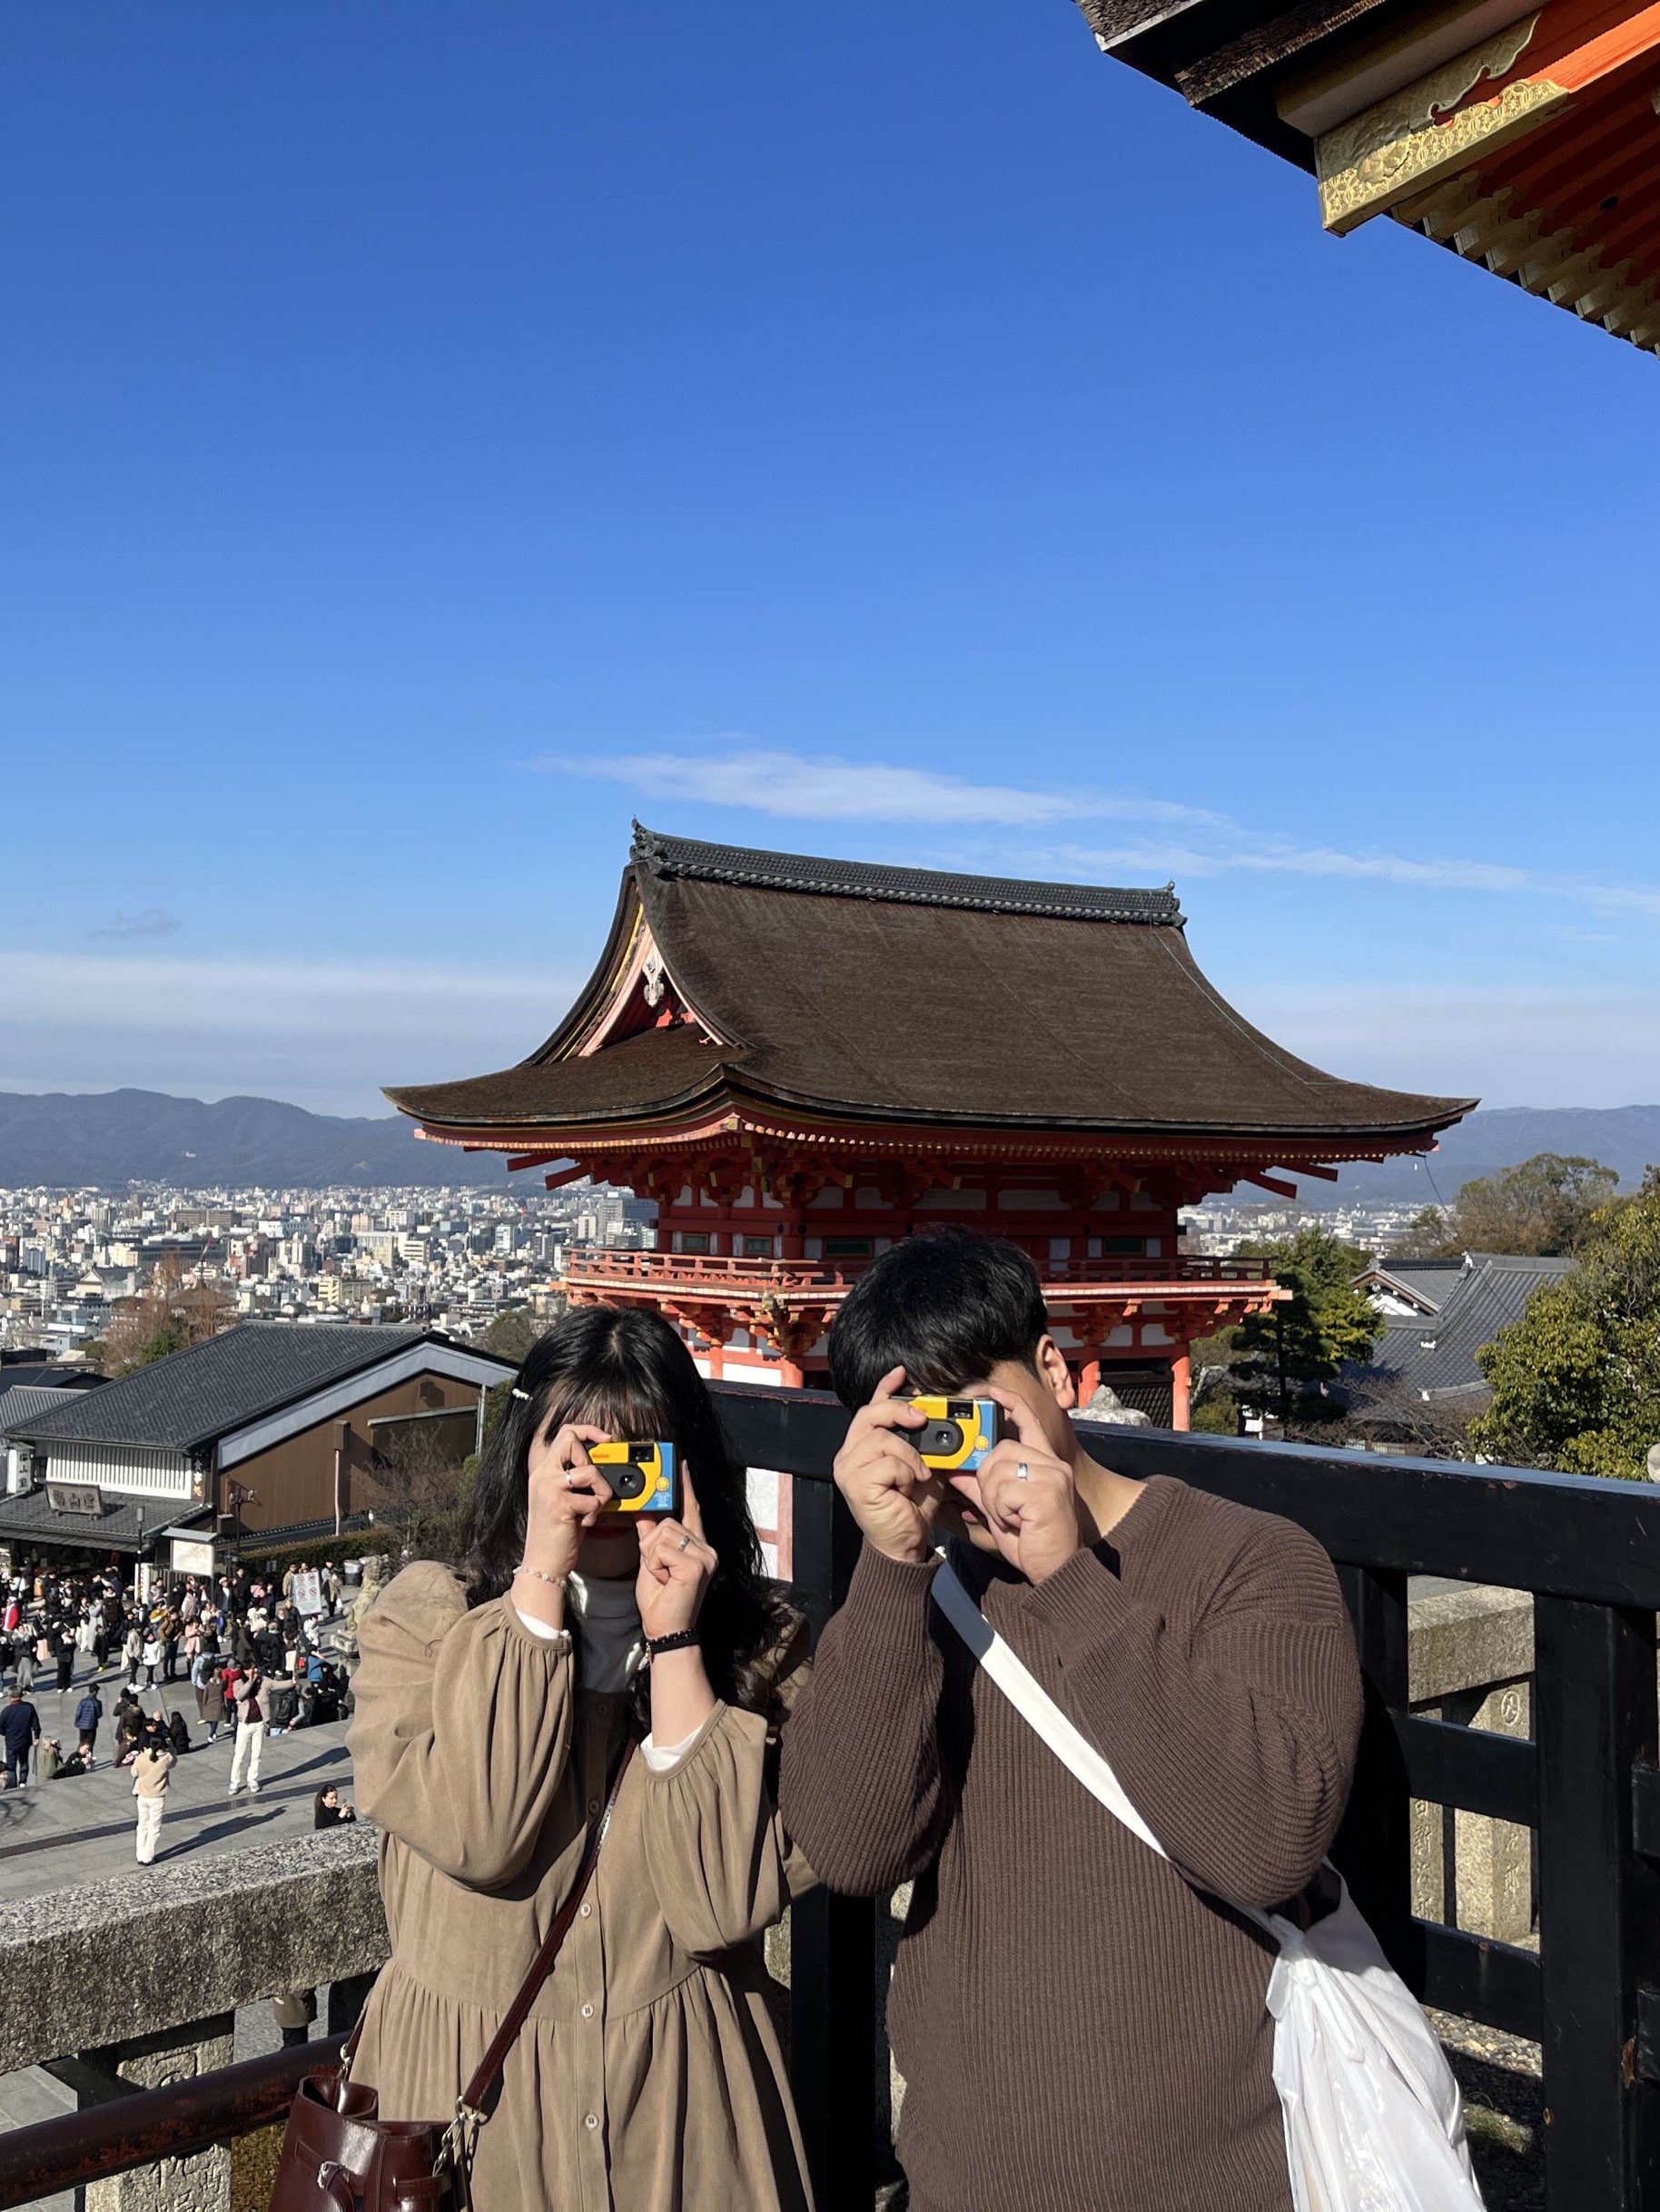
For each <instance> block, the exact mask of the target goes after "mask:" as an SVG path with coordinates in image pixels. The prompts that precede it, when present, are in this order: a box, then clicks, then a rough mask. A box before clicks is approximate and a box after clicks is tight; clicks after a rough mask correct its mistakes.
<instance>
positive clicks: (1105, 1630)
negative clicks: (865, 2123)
mask: <svg viewBox="0 0 1660 2212" xmlns="http://www.w3.org/2000/svg"><path fill="white" fill-rule="evenodd" d="M953 1559H954V1565H956V1568H957V1572H958V1574H959V1575H961V1576H962V1578H963V1581H964V1583H965V1584H967V1585H968V1586H969V1587H970V1588H972V1589H973V1591H974V1592H975V1594H976V1595H978V1596H979V1598H980V1600H981V1604H982V1605H983V1610H984V1612H985V1615H986V1617H987V1619H988V1620H989V1621H990V1622H991V1623H992V1624H993V1626H994V1627H996V1628H997V1629H999V1630H1000V1631H1001V1632H1002V1634H1003V1635H1004V1636H1005V1637H1006V1638H1007V1640H1008V1642H1009V1643H1010V1644H1012V1645H1013V1648H1014V1650H1015V1651H1016V1652H1018V1654H1020V1656H1021V1657H1022V1658H1023V1660H1024V1661H1025V1663H1026V1664H1027V1665H1028V1666H1029V1667H1030V1668H1031V1670H1032V1672H1033V1674H1035V1675H1036V1676H1037V1677H1038V1679H1039V1681H1041V1682H1042V1684H1043V1685H1044V1687H1045V1688H1046V1689H1047V1690H1048V1691H1049V1693H1050V1694H1051V1695H1052V1697H1053V1698H1054V1699H1055V1700H1056V1702H1057V1703H1059V1704H1060V1705H1061V1706H1062V1708H1063V1709H1064V1710H1065V1712H1067V1713H1069V1714H1070V1715H1071V1717H1072V1720H1073V1721H1074V1722H1075V1723H1076V1724H1077V1725H1078V1726H1079V1727H1080V1728H1081V1729H1082V1731H1083V1733H1085V1734H1086V1735H1087V1736H1089V1737H1090V1738H1091V1740H1092V1742H1093V1743H1096V1744H1097V1745H1098V1746H1099V1747H1100V1749H1101V1750H1102V1752H1103V1753H1105V1754H1106V1756H1107V1757H1108V1758H1109V1759H1110V1760H1111V1762H1112V1765H1113V1766H1114V1767H1115V1768H1116V1770H1117V1772H1118V1775H1119V1779H1120V1780H1121V1782H1122V1783H1123V1785H1124V1787H1125V1789H1126V1790H1127V1791H1128V1792H1129V1794H1130V1797H1131V1802H1133V1803H1134V1804H1135V1805H1136V1806H1137V1807H1138V1808H1139V1810H1140V1811H1141V1813H1142V1814H1143V1815H1144V1816H1145V1818H1146V1820H1147V1822H1148V1823H1149V1825H1150V1826H1151V1829H1152V1830H1153V1832H1154V1833H1155V1834H1156V1835H1157V1836H1158V1837H1159V1838H1160V1840H1161V1842H1163V1844H1164V1846H1165V1848H1166V1849H1167V1850H1168V1851H1169V1852H1171V1855H1172V1857H1173V1858H1174V1860H1175V1861H1177V1862H1178V1864H1179V1865H1180V1866H1181V1868H1183V1869H1184V1870H1185V1871H1186V1872H1187V1873H1188V1874H1189V1875H1190V1876H1191V1879H1192V1881H1193V1882H1196V1883H1197V1884H1198V1885H1199V1886H1200V1888H1201V1890H1202V1891H1204V1892H1205V1894H1204V1895H1203V1896H1201V1895H1199V1894H1197V1893H1196V1891H1195V1890H1194V1889H1193V1888H1192V1887H1191V1886H1190V1883H1189V1882H1188V1881H1184V1880H1183V1879H1182V1876H1181V1873H1179V1872H1178V1871H1177V1868H1176V1866H1173V1865H1170V1864H1168V1863H1166V1861H1163V1860H1161V1859H1160V1858H1158V1857H1157V1856H1155V1854H1154V1853H1153V1852H1151V1851H1149V1850H1148V1849H1147V1847H1146V1846H1145V1845H1144V1844H1142V1843H1141V1842H1137V1840H1136V1839H1135V1837H1134V1836H1132V1835H1131V1834H1130V1833H1129V1832H1128V1831H1127V1830H1126V1829H1124V1828H1122V1827H1121V1826H1120V1825H1119V1823H1118V1822H1116V1821H1115V1820H1113V1819H1112V1816H1111V1815H1110V1814H1109V1813H1108V1812H1106V1810H1105V1809H1104V1807H1102V1805H1101V1804H1099V1803H1098V1802H1096V1800H1095V1799H1094V1798H1093V1797H1092V1796H1091V1795H1090V1794H1089V1793H1088V1792H1087V1791H1085V1790H1084V1788H1083V1787H1082V1783H1080V1782H1077V1781H1076V1780H1074V1778H1073V1777H1072V1774H1071V1773H1069V1771H1068V1770H1067V1769H1066V1768H1065V1767H1063V1766H1062V1763H1061V1762H1060V1760H1059V1759H1058V1758H1057V1757H1056V1756H1055V1754H1054V1753H1052V1751H1051V1750H1050V1749H1049V1747H1048V1746H1047V1744H1045V1743H1042V1741H1041V1739H1040V1738H1039V1737H1038V1736H1037V1735H1036V1734H1035V1733H1033V1730H1032V1729H1031V1727H1030V1726H1029V1725H1028V1723H1026V1722H1025V1721H1023V1719H1022V1718H1021V1717H1020V1715H1019V1714H1018V1713H1016V1712H1015V1710H1014V1708H1013V1706H1012V1705H1011V1704H1010V1703H1008V1701H1007V1699H1006V1698H1005V1697H1004V1696H1003V1694H1002V1692H1001V1691H1000V1690H998V1689H997V1688H996V1687H995V1685H994V1684H993V1683H992V1682H990V1681H989V1680H988V1679H987V1678H986V1676H985V1675H984V1674H982V1673H981V1672H980V1670H979V1669H978V1668H976V1667H975V1666H974V1664H973V1662H972V1661H971V1659H970V1658H969V1656H968V1654H967V1651H966V1649H965V1647H964V1646H963V1644H962V1643H961V1641H960V1640H959V1638H958V1637H957V1635H956V1634H955V1632H954V1630H953V1629H952V1628H951V1627H950V1625H949V1624H947V1623H946V1622H945V1620H944V1617H943V1616H942V1615H940V1613H939V1611H938V1609H937V1608H936V1607H934V1605H933V1604H932V1602H931V1599H930V1595H929V1593H930V1588H931V1585H932V1583H933V1579H934V1570H933V1568H932V1566H913V1565H904V1564H900V1563H897V1562H895V1561H893V1560H891V1559H887V1558H885V1557H884V1556H883V1555H881V1554H880V1553H877V1552H874V1551H873V1550H872V1549H871V1547H870V1546H869V1545H865V1549H864V1552H863V1555H862V1556H861V1558H860V1560H859V1564H858V1566H857V1568H856V1570H855V1575H854V1578H853V1585H852V1588H851V1590H850V1591H849V1593H848V1597H847V1603H846V1604H845V1605H844V1606H843V1608H842V1610H841V1612H840V1613H839V1614H837V1615H836V1616H835V1620H834V1621H832V1623H831V1624H830V1625H829V1627H828V1628H827V1629H826V1630H825V1634H824V1637H823V1640H822V1642H821V1644H820V1646H819V1655H818V1661H817V1664H816V1667H815V1672H814V1676H813V1680H812V1682H811V1684H810V1685H809V1686H808V1688H807V1689H806V1690H805V1692H804V1693H803V1694H802V1696H801V1698H800V1700H799V1701H798V1703H797V1704H796V1706H795V1713H794V1714H793V1716H792V1718H791V1720H790V1723H789V1724H788V1726H787V1727H786V1730H785V1732H784V1741H783V1771H782V1777H781V1788H780V1801H781V1807H782V1811H783V1813H784V1817H785V1821H786V1825H787V1827H788V1828H789V1831H790V1832H791V1834H792V1836H793V1837H794V1838H795V1841H796V1842H798V1843H799V1844H800V1845H801V1847H802V1849H803V1850H804V1851H805V1853H806V1855H807V1857H808V1858H809V1859H810V1860H811V1861H812V1863H813V1865H814V1867H815V1869H816V1871H818V1873H819V1874H820V1875H821V1876H822V1877H823V1879H824V1880H825V1881H827V1882H828V1883H829V1884H830V1886H831V1887H832V1888H833V1889H837V1890H843V1891H852V1892H854V1893H855V1894H858V1895H862V1896H863V1895H878V1896H880V1895H884V1894H886V1893H887V1892H888V1891H892V1890H893V1889H894V1887H895V1886H896V1885H897V1884H898V1883H900V1882H902V1881H906V1880H907V1879H909V1878H911V1877H914V1878H915V1882H916V1886H915V1890H914V1893H913V1898H912V1903H911V1911H910V1916H909V1920H908V1922H907V1925H906V1929H905V1934H904V1940H903V1941H902V1943H901V1945H900V1950H899V1960H898V1964H897V1966H896V1967H895V1969H894V1982H893V1989H892V1992H891V1995H890V1998H889V2004H888V2024H889V2029H890V2033H891V2036H892V2039H893V2045H894V2057H895V2059H896V2060H897V2062H898V2065H899V2069H900V2071H901V2072H902V2073H903V2074H904V2077H905V2080H906V2084H907V2089H906V2095H905V2102H904V2120H903V2124H902V2128H901V2134H900V2156H901V2158H902V2159H903V2160H904V2167H905V2170H906V2172H907V2174H908V2175H909V2177H910V2180H911V2188H912V2205H913V2207H914V2212H1286V2208H1287V2207H1289V2204H1290V2192H1289V2187H1288V2184H1287V2180H1286V2159H1285V2144H1284V2138H1283V2134H1282V2130H1281V2122H1280V2105H1279V2099H1278V2097H1277V2095H1276V2093H1275V2090H1274V2086H1273V2081H1272V2078H1271V2074H1270V2066H1271V2062H1272V2055H1273V2030H1272V2022H1271V2021H1270V2019H1269V2016H1268V2014H1267V2011H1266V2010H1265V2008H1264V2001H1263V2000H1264V1995H1265V1992H1266V1990H1267V1985H1268V1977H1269V1972H1270V1968H1271V1966H1272V1963H1273V1954H1272V1951H1271V1950H1270V1947H1269V1946H1268V1945H1267V1943H1266V1941H1265V1940H1264V1939H1263V1938H1262V1937H1261V1936H1260V1935H1259V1934H1258V1933H1257V1932H1256V1931H1254V1930H1253V1929H1252V1928H1251V1927H1250V1924H1249V1923H1248V1922H1245V1921H1241V1920H1240V1919H1239V1918H1238V1917H1237V1916H1235V1915H1234V1914H1232V1913H1230V1911H1229V1910H1228V1908H1227V1902H1226V1901H1234V1902H1237V1903H1240V1904H1250V1905H1259V1906H1266V1905H1273V1904H1278V1903H1280V1902H1282V1901H1285V1900H1286V1899H1288V1898H1290V1897H1292V1896H1294V1895H1295V1894H1296V1893H1297V1892H1298V1891H1300V1890H1301V1889H1302V1888H1303V1887H1304V1886H1305V1885H1306V1884H1307V1882H1308V1881H1309V1880H1310V1878H1311V1877H1312V1875H1313V1874H1314V1872H1315V1871H1316V1869H1317V1868H1318V1867H1319V1862H1320V1860H1321V1857H1322V1856H1323V1854H1324V1852H1325V1851H1326V1847H1327V1845H1328V1844H1329V1842H1330V1839H1331V1835H1332V1832H1333V1830H1334V1829H1335V1828H1336V1826H1337V1822H1338V1819H1339V1814H1340V1813H1341V1812H1342V1809H1343V1802H1344V1799H1345V1796H1346V1795H1347V1793H1348V1789H1349V1773H1350V1769H1351V1765H1352V1763H1353V1758H1354V1747H1355V1739H1356V1735H1357V1733H1358V1731H1359V1716H1360V1680H1359V1668H1358V1666H1357V1664H1356V1659H1355V1649H1354V1641H1353V1637H1352V1635H1351V1633H1350V1630H1349V1617H1348V1615H1347V1613H1346V1612H1345V1610H1344V1607H1343V1603H1342V1599H1341V1597H1340V1596H1339V1592H1338V1586H1337V1580H1336V1577H1335V1575H1333V1573H1332V1570H1331V1565H1330V1562H1329V1560H1328V1559H1327V1557H1326V1555H1325V1554H1324V1552H1323V1551H1321V1549H1320V1547H1319V1545H1318V1544H1316V1543H1315V1542H1314V1540H1313V1539H1312V1537H1310V1536H1307V1535H1306V1534H1305V1533H1304V1532H1303V1531H1302V1530H1301V1529H1299V1528H1297V1527H1294V1526H1292V1525H1291V1524H1290V1523H1289V1522H1286V1521H1281V1520H1277V1519H1274V1518H1273V1517H1271V1516H1269V1515H1266V1514H1260V1513H1253V1512H1250V1511H1249V1510H1247V1509H1246V1508H1245V1507H1243V1506H1234V1505H1230V1504H1228V1503H1226V1502H1224V1501H1222V1500H1219V1499H1216V1498H1212V1497H1210V1496H1206V1495H1205V1494H1204V1493H1202V1492H1201V1491H1197V1490H1190V1489H1189V1488H1188V1487H1187V1486H1185V1485H1184V1484H1181V1483H1178V1482H1171V1481H1168V1480H1166V1479H1164V1478H1162V1477H1159V1478H1155V1479H1154V1480H1153V1481H1151V1482H1149V1483H1148V1484H1147V1485H1146V1486H1145V1487H1144V1489H1143V1491H1142V1493H1141V1496H1139V1497H1138V1498H1137V1499H1136V1501H1135V1504H1134V1505H1133V1506H1131V1510H1130V1512H1129V1513H1128V1514H1127V1515H1126V1516H1124V1518H1123V1519H1122V1520H1121V1521H1120V1522H1119V1524H1118V1525H1117V1526H1116V1527H1115V1528H1114V1529H1113V1530H1112V1536H1111V1537H1110V1538H1108V1539H1103V1540H1102V1542H1101V1543H1099V1544H1097V1545H1094V1546H1092V1547H1091V1548H1088V1549H1085V1550H1083V1551H1081V1552H1079V1553H1078V1554H1077V1555H1075V1556H1074V1557H1073V1558H1072V1559H1070V1560H1069V1561H1068V1562H1067V1564H1066V1565H1064V1566H1063V1567H1062V1568H1061V1569H1060V1570H1059V1571H1058V1572H1057V1573H1055V1574H1054V1575H1051V1576H1050V1577H1049V1578H1048V1580H1047V1581H1045V1582H1043V1583H1042V1584H1040V1585H1037V1586H1035V1587H1034V1586H1033V1585H1031V1584H1030V1583H1028V1582H1026V1581H1025V1579H1024V1578H1023V1576H1021V1575H1018V1574H1016V1573H1015V1572H1014V1571H1013V1569H1011V1568H1009V1567H1006V1566H1004V1565H1003V1563H1002V1562H1001V1560H998V1559H995V1558H988V1557H987V1555H985V1554H983V1553H980V1552H977V1551H970V1550H969V1549H968V1548H967V1547H966V1546H964V1545H958V1546H957V1547H956V1548H955V1550H954V1554H953Z"/></svg>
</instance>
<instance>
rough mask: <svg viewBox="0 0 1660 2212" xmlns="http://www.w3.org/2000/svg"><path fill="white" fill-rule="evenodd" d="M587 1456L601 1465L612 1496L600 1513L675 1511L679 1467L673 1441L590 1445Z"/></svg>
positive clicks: (677, 1495) (678, 1487)
mask: <svg viewBox="0 0 1660 2212" xmlns="http://www.w3.org/2000/svg"><path fill="white" fill-rule="evenodd" d="M588 1457H589V1458H590V1459H591V1460H592V1461H593V1463H594V1465H595V1466H597V1467H599V1468H602V1469H603V1470H604V1473H605V1478H606V1480H607V1482H608V1483H609V1484H610V1486H611V1496H610V1497H609V1499H608V1502H607V1503H606V1504H605V1505H604V1506H601V1507H600V1511H601V1512H602V1513H678V1512H679V1510H680V1467H679V1461H678V1459H677V1457H676V1453H675V1447H674V1446H673V1445H672V1444H665V1443H664V1442H663V1441H662V1440H661V1439H660V1438H659V1439H658V1440H657V1442H656V1443H653V1444H590V1445H589V1447H588Z"/></svg>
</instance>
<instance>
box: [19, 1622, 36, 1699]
mask: <svg viewBox="0 0 1660 2212" xmlns="http://www.w3.org/2000/svg"><path fill="white" fill-rule="evenodd" d="M34 1687H35V1645H34V1643H33V1642H32V1640H31V1639H30V1637H29V1636H28V1634H26V1633H25V1634H23V1635H21V1636H19V1637H18V1639H17V1688H18V1690H19V1692H20V1693H23V1692H26V1691H29V1690H32V1689H33V1688H34Z"/></svg>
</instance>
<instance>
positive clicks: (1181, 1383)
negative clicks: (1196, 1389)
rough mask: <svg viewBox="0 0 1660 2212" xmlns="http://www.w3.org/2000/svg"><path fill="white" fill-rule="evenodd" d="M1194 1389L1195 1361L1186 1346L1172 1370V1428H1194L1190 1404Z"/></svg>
mask: <svg viewBox="0 0 1660 2212" xmlns="http://www.w3.org/2000/svg"><path fill="white" fill-rule="evenodd" d="M1192 1387H1193V1361H1192V1357H1191V1353H1190V1352H1189V1350H1188V1348H1187V1346H1186V1345H1185V1344H1184V1345H1183V1346H1182V1348H1181V1351H1180V1352H1178V1353H1177V1355H1176V1357H1175V1358H1174V1359H1172V1360H1171V1368H1170V1425H1171V1427H1172V1428H1191V1427H1192V1425H1193V1424H1192V1417H1191V1403H1190V1400H1191V1392H1192Z"/></svg>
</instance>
